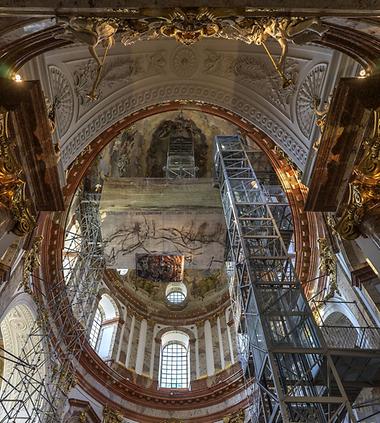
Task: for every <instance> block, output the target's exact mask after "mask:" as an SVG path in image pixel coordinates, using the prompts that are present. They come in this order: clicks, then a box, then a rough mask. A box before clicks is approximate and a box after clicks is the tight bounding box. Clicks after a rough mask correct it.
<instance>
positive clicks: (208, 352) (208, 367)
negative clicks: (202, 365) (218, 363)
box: [204, 320, 215, 376]
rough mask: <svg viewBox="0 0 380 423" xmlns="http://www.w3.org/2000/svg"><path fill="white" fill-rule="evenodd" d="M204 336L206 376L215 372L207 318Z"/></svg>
mask: <svg viewBox="0 0 380 423" xmlns="http://www.w3.org/2000/svg"><path fill="white" fill-rule="evenodd" d="M204 336H205V347H206V371H207V376H212V375H213V374H214V373H215V364H214V351H213V342H212V332H211V324H210V321H209V320H206V321H205V324H204Z"/></svg>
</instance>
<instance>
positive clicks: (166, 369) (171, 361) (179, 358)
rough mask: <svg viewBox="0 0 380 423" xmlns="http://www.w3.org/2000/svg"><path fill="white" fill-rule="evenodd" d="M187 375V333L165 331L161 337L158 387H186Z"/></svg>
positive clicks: (188, 370) (188, 378) (188, 371)
mask: <svg viewBox="0 0 380 423" xmlns="http://www.w3.org/2000/svg"><path fill="white" fill-rule="evenodd" d="M189 375H190V366H189V337H188V335H186V334H185V333H183V332H175V331H171V332H166V333H165V334H164V335H163V336H162V339H161V361H160V388H172V389H180V388H188V387H189V382H190V376H189Z"/></svg>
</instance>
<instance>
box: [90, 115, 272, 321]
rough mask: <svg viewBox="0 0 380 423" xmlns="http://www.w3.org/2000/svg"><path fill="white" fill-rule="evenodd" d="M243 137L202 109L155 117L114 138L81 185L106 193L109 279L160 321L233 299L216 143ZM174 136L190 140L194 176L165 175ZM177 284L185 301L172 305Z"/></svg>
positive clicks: (259, 155)
mask: <svg viewBox="0 0 380 423" xmlns="http://www.w3.org/2000/svg"><path fill="white" fill-rule="evenodd" d="M237 133H239V129H238V128H237V127H236V126H235V125H233V124H232V123H230V122H227V121H226V120H224V119H221V118H219V117H216V116H212V115H209V114H206V113H202V112H198V111H192V110H180V111H172V112H164V113H160V114H157V115H153V116H150V117H147V118H145V119H142V120H140V121H138V122H136V123H135V124H134V125H132V126H130V127H128V128H126V129H125V130H124V131H122V132H121V133H120V134H119V135H118V136H116V137H115V138H114V139H113V140H112V141H111V142H110V143H109V144H108V145H107V146H106V148H104V150H103V151H102V152H101V153H100V154H99V155H98V157H97V158H96V160H95V162H94V163H93V165H92V167H91V168H90V170H89V171H88V173H87V175H86V177H85V179H84V181H83V189H84V191H86V192H97V193H99V194H100V208H99V212H100V218H101V224H102V239H103V242H104V245H105V256H106V262H107V264H106V266H107V269H109V270H108V271H107V272H106V274H107V280H108V281H109V282H110V283H111V284H113V285H114V286H116V287H118V288H119V295H124V296H126V297H128V298H134V301H138V302H139V303H140V305H139V307H141V308H142V310H143V311H145V312H150V313H153V314H154V315H156V316H157V318H158V319H160V315H161V316H166V318H169V317H170V316H171V315H170V313H171V312H173V315H178V312H179V311H181V310H182V311H183V313H182V315H183V316H184V317H185V318H186V317H189V316H191V315H197V314H199V313H201V314H202V313H205V312H208V311H210V309H209V305H210V304H211V303H212V304H214V307H218V306H220V305H221V304H223V303H224V302H225V301H226V300H227V299H228V296H225V295H224V294H226V293H227V285H226V277H225V272H224V262H225V242H226V229H225V222H224V215H223V211H222V205H221V202H220V194H219V188H218V187H217V186H215V182H214V180H213V143H214V138H215V136H216V135H231V134H237ZM173 136H174V137H180V139H181V140H182V141H183V140H186V139H191V140H192V142H193V147H194V161H195V176H196V177H195V178H175V179H172V178H167V177H166V166H167V163H168V151H169V145H170V142H171V138H173ZM253 150H255V160H256V161H257V162H260V163H259V164H258V166H259V167H258V170H259V168H260V166H261V168H263V169H264V168H265V169H266V170H268V169H271V167H270V164H269V161H268V160H267V159H266V158H265V156H264V154H263V153H262V152H261V150H260V149H259V148H258V147H257V146H254V147H253ZM272 172H273V171H272ZM178 282H183V283H184V284H185V286H186V289H187V298H186V301H185V302H184V303H183V305H182V306H174V307H173V306H172V307H170V304H169V303H168V301H166V300H165V295H166V287H167V285H168V284H169V283H178ZM223 293H224V294H223ZM147 304H149V307H147ZM168 308H169V310H168ZM148 309H149V310H148ZM168 313H169V314H168ZM194 313H195V314H194Z"/></svg>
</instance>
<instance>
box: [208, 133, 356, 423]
mask: <svg viewBox="0 0 380 423" xmlns="http://www.w3.org/2000/svg"><path fill="white" fill-rule="evenodd" d="M246 150H247V147H246V146H245V145H244V142H243V141H242V140H241V139H240V137H238V136H218V137H216V152H215V170H216V177H217V181H218V183H219V187H220V192H221V198H222V203H223V209H224V214H225V219H226V225H227V232H228V240H227V248H226V251H227V253H226V255H227V275H228V279H229V284H230V292H231V296H232V304H233V307H234V316H235V319H236V320H237V322H236V323H237V325H236V326H237V329H238V336H239V337H240V339H243V340H245V341H246V343H247V345H248V348H247V355H246V362H245V364H244V366H243V371H244V375H245V378H246V379H252V380H254V381H255V383H256V384H257V387H258V388H257V389H258V393H259V395H258V396H259V398H260V400H259V402H260V403H259V405H257V404H252V406H251V410H255V411H254V412H252V413H251V421H252V422H265V423H272V422H283V423H295V422H310V423H311V422H313V423H338V422H343V421H344V419H345V418H346V416H348V418H349V421H350V422H356V419H355V417H354V415H353V413H352V409H351V405H350V403H349V400H348V398H347V395H346V393H345V390H344V387H343V384H342V382H341V380H340V377H339V374H338V372H337V370H336V367H335V366H334V363H333V360H332V358H331V355H330V353H329V351H328V349H327V346H326V343H325V341H324V339H323V336H322V333H321V332H320V329H319V328H318V326H317V324H316V323H315V321H314V319H313V316H312V313H311V310H310V307H309V305H308V303H307V300H306V298H305V296H304V293H303V290H302V287H301V284H300V282H299V280H298V278H297V276H296V274H295V272H294V268H293V266H292V262H291V259H290V257H289V256H288V254H287V250H286V248H285V245H284V242H283V240H282V237H281V234H280V231H279V229H278V226H277V224H276V221H275V219H274V217H273V215H272V213H271V209H270V207H269V205H268V204H269V203H270V199H269V198H267V193H266V192H265V191H264V190H263V189H262V187H261V186H260V183H259V181H258V179H257V177H256V175H255V172H254V170H253V168H252V165H251V163H250V160H249V158H248V155H247V151H246Z"/></svg>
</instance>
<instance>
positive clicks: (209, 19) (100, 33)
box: [58, 7, 328, 99]
mask: <svg viewBox="0 0 380 423" xmlns="http://www.w3.org/2000/svg"><path fill="white" fill-rule="evenodd" d="M63 26H64V33H63V34H60V35H59V36H58V37H59V38H63V39H67V40H70V41H77V42H81V43H84V44H86V45H87V46H88V49H89V52H90V54H91V56H92V57H93V58H94V59H95V61H96V63H97V65H98V69H97V75H96V78H95V81H94V84H93V89H92V90H91V91H90V92H89V93H88V96H89V97H90V98H91V99H96V98H97V95H96V89H97V86H98V84H99V82H100V79H101V73H102V71H103V66H104V63H105V59H106V56H107V53H108V50H109V48H111V47H112V46H113V45H114V44H115V36H116V32H119V33H121V42H122V43H123V44H124V45H130V44H133V43H135V42H137V41H142V40H153V39H157V38H160V37H169V38H174V39H175V40H176V41H177V42H179V43H181V44H183V45H186V46H189V45H192V44H194V43H196V42H198V41H200V40H201V39H203V38H227V39H234V40H240V41H243V42H245V43H247V44H256V45H261V46H263V48H264V50H265V52H266V53H267V54H268V57H269V59H270V61H271V63H272V65H273V67H274V68H275V70H276V72H277V73H278V74H279V75H280V77H281V79H282V81H283V87H284V88H285V87H287V86H289V85H290V84H292V79H291V78H290V77H289V76H288V75H286V72H285V64H286V57H287V53H288V44H289V42H294V43H297V44H303V43H306V42H309V41H315V40H316V39H318V38H320V37H322V36H323V34H324V33H325V32H326V31H327V30H328V28H327V27H326V26H325V25H323V24H322V23H321V21H320V20H319V19H318V18H313V19H308V18H298V17H270V18H252V17H246V16H241V15H239V11H237V10H229V9H224V10H221V11H216V10H213V9H209V8H207V7H200V8H186V9H182V8H175V9H172V10H169V11H168V12H166V13H164V14H163V15H162V16H155V15H153V14H152V10H150V9H141V10H140V14H139V17H136V18H99V17H97V18H88V17H87V18H85V17H74V18H71V19H67V20H66V21H63ZM270 38H272V39H274V40H275V41H277V43H278V44H279V45H280V48H281V55H280V58H279V59H278V60H276V59H275V58H274V57H273V55H272V54H271V52H270V51H269V48H268V47H267V45H266V43H267V41H268V40H269V39H270ZM98 45H102V46H103V47H104V55H103V58H100V57H99V56H98V53H97V50H96V48H97V46H98Z"/></svg>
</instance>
